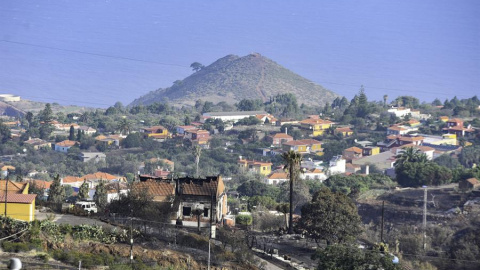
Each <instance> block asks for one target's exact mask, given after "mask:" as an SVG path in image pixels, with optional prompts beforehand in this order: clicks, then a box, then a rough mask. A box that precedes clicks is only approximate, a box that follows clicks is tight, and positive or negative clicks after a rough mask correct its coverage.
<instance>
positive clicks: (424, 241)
mask: <svg viewBox="0 0 480 270" xmlns="http://www.w3.org/2000/svg"><path fill="white" fill-rule="evenodd" d="M422 188H424V193H423V251H424V252H425V251H427V189H428V187H427V186H422Z"/></svg>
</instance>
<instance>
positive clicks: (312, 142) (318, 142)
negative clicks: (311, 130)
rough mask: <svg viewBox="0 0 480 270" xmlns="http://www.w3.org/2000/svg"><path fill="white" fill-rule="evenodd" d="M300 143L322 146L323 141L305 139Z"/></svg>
mask: <svg viewBox="0 0 480 270" xmlns="http://www.w3.org/2000/svg"><path fill="white" fill-rule="evenodd" d="M298 142H301V143H304V144H307V145H313V144H322V142H321V141H317V140H314V139H303V140H298Z"/></svg>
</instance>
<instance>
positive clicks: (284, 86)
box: [130, 53, 338, 105]
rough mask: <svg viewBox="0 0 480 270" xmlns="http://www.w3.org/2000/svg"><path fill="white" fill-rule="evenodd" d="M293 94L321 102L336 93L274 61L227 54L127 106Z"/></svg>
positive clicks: (312, 102) (309, 101)
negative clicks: (169, 85)
mask: <svg viewBox="0 0 480 270" xmlns="http://www.w3.org/2000/svg"><path fill="white" fill-rule="evenodd" d="M284 93H293V94H295V95H296V97H297V99H298V101H299V103H305V104H306V105H324V104H325V103H326V102H330V103H331V102H332V100H333V99H335V98H336V97H337V96H338V95H337V94H336V93H334V92H332V91H329V90H327V89H325V88H324V87H322V86H320V85H317V84H314V83H312V82H311V81H309V80H307V79H305V78H303V77H301V76H300V75H298V74H295V73H294V72H292V71H290V70H288V69H286V68H285V67H283V66H281V65H279V64H277V63H276V62H274V61H272V60H270V59H268V58H266V57H264V56H262V55H260V54H257V53H255V54H249V55H247V56H244V57H239V56H236V55H227V56H225V57H223V58H220V59H218V60H217V61H215V62H214V63H212V64H211V65H209V66H206V67H203V68H202V69H200V70H198V71H197V72H195V73H193V74H192V75H190V76H188V77H187V78H185V79H184V80H181V81H180V80H179V81H176V82H174V84H173V85H172V86H171V87H168V88H161V89H158V90H155V91H152V92H150V93H148V94H146V95H144V96H141V97H140V98H138V99H136V100H134V101H133V102H132V103H131V104H130V105H140V104H144V105H148V104H151V103H154V102H161V101H168V102H170V103H172V104H176V105H194V104H195V101H196V100H198V99H202V100H208V101H211V102H214V103H218V102H221V101H224V102H227V103H230V104H233V103H235V102H238V101H240V100H242V99H244V98H248V99H262V100H263V101H268V100H269V99H270V97H273V96H275V95H277V94H284Z"/></svg>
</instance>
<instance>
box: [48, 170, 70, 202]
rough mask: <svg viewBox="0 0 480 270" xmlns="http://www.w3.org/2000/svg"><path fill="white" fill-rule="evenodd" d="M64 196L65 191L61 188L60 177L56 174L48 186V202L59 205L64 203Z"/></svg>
mask: <svg viewBox="0 0 480 270" xmlns="http://www.w3.org/2000/svg"><path fill="white" fill-rule="evenodd" d="M65 198H66V195H65V189H64V188H63V187H62V185H61V183H60V175H58V174H57V176H55V177H54V178H53V183H52V185H50V191H49V193H48V201H49V202H52V203H55V204H60V203H63V202H64V201H65Z"/></svg>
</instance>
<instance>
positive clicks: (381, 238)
mask: <svg viewBox="0 0 480 270" xmlns="http://www.w3.org/2000/svg"><path fill="white" fill-rule="evenodd" d="M384 214H385V201H383V202H382V228H381V230H380V242H381V243H383V219H384Z"/></svg>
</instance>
